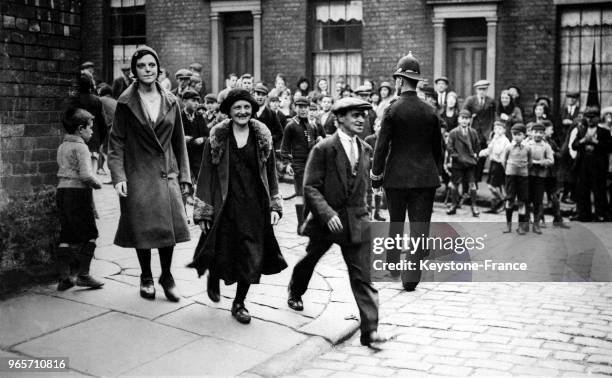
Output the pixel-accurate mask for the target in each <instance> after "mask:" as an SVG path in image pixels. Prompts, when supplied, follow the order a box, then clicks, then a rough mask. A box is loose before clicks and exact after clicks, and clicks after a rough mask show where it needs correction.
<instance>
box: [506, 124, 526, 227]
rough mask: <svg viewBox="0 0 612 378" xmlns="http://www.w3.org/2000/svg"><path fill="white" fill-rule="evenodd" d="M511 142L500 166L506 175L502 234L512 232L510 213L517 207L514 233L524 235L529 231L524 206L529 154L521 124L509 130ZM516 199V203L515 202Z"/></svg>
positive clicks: (523, 127) (523, 128)
mask: <svg viewBox="0 0 612 378" xmlns="http://www.w3.org/2000/svg"><path fill="white" fill-rule="evenodd" d="M510 130H511V132H512V142H511V143H510V144H509V145H508V146H507V147H506V149H505V150H504V154H503V155H502V160H501V163H502V166H503V167H504V171H505V173H506V224H507V226H508V227H507V230H506V231H504V233H509V232H512V212H513V208H514V206H515V205H517V206H518V213H519V217H518V219H519V226H518V228H517V229H516V232H517V233H518V234H519V235H524V234H525V233H526V232H527V231H529V219H528V218H527V211H526V210H527V209H526V207H525V204H526V203H527V199H528V196H529V181H528V180H529V165H531V152H530V149H529V147H527V145H526V143H525V135H526V133H527V128H526V127H525V125H524V124H522V123H516V124H514V126H512V128H511V129H510ZM515 199H516V202H515Z"/></svg>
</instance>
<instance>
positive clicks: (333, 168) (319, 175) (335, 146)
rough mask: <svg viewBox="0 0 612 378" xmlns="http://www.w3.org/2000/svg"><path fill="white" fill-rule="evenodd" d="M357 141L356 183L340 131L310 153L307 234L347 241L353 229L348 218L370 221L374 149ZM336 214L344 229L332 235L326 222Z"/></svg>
mask: <svg viewBox="0 0 612 378" xmlns="http://www.w3.org/2000/svg"><path fill="white" fill-rule="evenodd" d="M357 141H358V143H359V147H358V148H359V161H358V164H357V169H356V174H355V177H354V179H353V180H349V178H348V174H350V173H349V172H348V169H347V167H348V166H349V160H348V157H347V155H346V152H345V151H344V147H342V142H340V136H339V135H338V132H336V133H334V134H333V135H332V136H331V137H329V138H325V139H323V140H322V141H320V142H319V143H317V145H315V146H314V147H313V149H312V150H311V151H310V156H309V157H308V162H307V163H306V171H305V173H304V201H305V204H306V208H307V210H306V211H307V212H309V213H310V214H311V216H310V217H309V218H308V219H307V220H306V223H305V226H304V230H303V234H304V235H306V236H309V237H318V238H330V239H332V240H333V241H335V242H340V243H343V242H347V241H348V240H349V237H350V235H349V234H348V233H349V232H350V231H349V230H350V229H351V227H350V225H349V220H348V217H349V216H355V215H359V214H361V215H363V216H364V217H366V218H367V214H368V210H367V206H366V201H365V199H366V188H367V181H368V180H369V178H368V168H369V166H370V157H371V156H372V149H371V148H370V146H368V145H367V144H366V143H365V142H363V141H362V140H361V139H359V138H357ZM350 181H352V185H350ZM349 208H351V209H352V211H351V214H349V210H348V209H349ZM335 215H337V216H338V217H339V218H340V220H341V222H342V225H343V229H344V230H343V232H342V233H341V234H339V235H334V234H332V233H331V231H329V229H328V228H327V222H329V220H330V219H331V218H332V217H334V216H335Z"/></svg>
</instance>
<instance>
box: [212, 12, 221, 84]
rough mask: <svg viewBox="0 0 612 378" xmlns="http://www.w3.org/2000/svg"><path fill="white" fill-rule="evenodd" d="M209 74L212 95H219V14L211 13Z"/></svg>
mask: <svg viewBox="0 0 612 378" xmlns="http://www.w3.org/2000/svg"><path fill="white" fill-rule="evenodd" d="M210 26H211V28H210V40H211V44H210V65H211V67H210V74H211V76H212V77H211V81H212V91H213V93H219V81H220V78H219V70H220V67H219V66H220V61H219V48H220V46H219V13H217V12H212V13H211V14H210Z"/></svg>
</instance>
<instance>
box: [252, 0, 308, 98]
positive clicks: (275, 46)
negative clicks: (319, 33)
mask: <svg viewBox="0 0 612 378" xmlns="http://www.w3.org/2000/svg"><path fill="white" fill-rule="evenodd" d="M307 13H308V1H304V0H286V1H276V0H265V1H262V19H261V21H262V36H261V39H262V52H261V56H262V59H261V60H262V61H261V75H262V80H263V81H265V82H266V83H268V84H269V85H270V87H273V86H274V78H275V76H276V74H277V73H282V74H284V75H285V78H286V79H287V85H288V86H289V87H290V88H295V85H296V82H297V80H298V79H299V77H300V76H303V75H305V74H306V69H307V67H306V60H307V59H312V58H311V56H310V55H308V56H307V55H306V39H307V34H306V33H307V30H308V25H307V16H308V14H307Z"/></svg>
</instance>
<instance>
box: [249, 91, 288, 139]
mask: <svg viewBox="0 0 612 378" xmlns="http://www.w3.org/2000/svg"><path fill="white" fill-rule="evenodd" d="M253 97H255V101H257V104H258V105H259V110H258V111H257V113H256V114H255V115H254V116H255V117H254V118H255V119H256V120H258V121H260V122H262V123H263V124H265V125H266V126H267V127H268V129H269V130H270V133H271V134H272V142H273V143H274V149H275V150H276V149H278V148H280V144H281V141H282V139H283V127H282V126H281V124H280V121H279V120H278V117H277V116H276V114H274V112H273V111H272V110H271V109H270V108H269V107H268V106H267V105H266V99H267V98H268V87H266V86H265V85H263V84H262V83H257V84H255V87H254V88H253Z"/></svg>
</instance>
